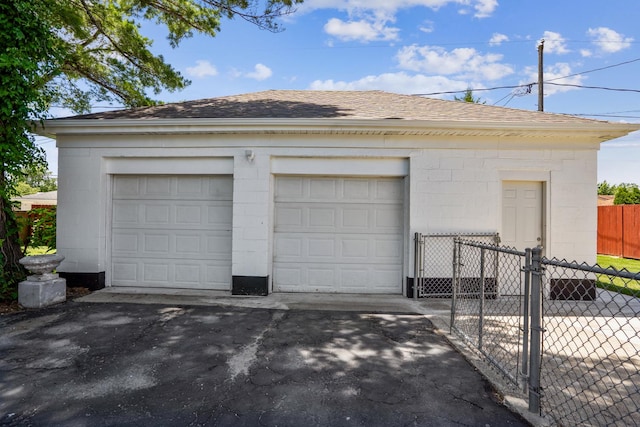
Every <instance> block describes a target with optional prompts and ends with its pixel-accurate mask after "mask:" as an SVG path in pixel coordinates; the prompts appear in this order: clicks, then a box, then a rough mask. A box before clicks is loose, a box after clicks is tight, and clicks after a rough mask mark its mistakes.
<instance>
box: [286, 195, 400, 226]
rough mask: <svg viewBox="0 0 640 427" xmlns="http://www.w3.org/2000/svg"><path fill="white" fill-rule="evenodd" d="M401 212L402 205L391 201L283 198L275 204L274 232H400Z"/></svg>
mask: <svg viewBox="0 0 640 427" xmlns="http://www.w3.org/2000/svg"><path fill="white" fill-rule="evenodd" d="M402 214H403V210H402V207H401V206H400V207H397V206H393V205H382V206H378V205H375V204H370V203H368V204H362V205H352V204H347V203H344V204H342V205H338V206H325V205H315V204H305V203H300V202H288V203H285V202H283V203H280V204H279V205H278V206H276V208H275V232H276V233H277V232H281V231H285V232H305V233H332V234H333V233H364V234H370V233H394V234H400V233H402V230H403V225H402Z"/></svg>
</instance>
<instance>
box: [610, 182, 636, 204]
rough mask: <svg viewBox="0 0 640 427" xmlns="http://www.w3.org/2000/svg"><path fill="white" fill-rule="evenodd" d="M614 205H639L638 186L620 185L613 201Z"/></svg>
mask: <svg viewBox="0 0 640 427" xmlns="http://www.w3.org/2000/svg"><path fill="white" fill-rule="evenodd" d="M613 204H614V205H637V204H640V188H638V185H637V184H620V185H618V187H617V189H616V193H615V197H614V199H613Z"/></svg>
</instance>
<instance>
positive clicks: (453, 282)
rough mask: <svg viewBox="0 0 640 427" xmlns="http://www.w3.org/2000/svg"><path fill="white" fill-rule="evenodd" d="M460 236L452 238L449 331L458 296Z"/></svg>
mask: <svg viewBox="0 0 640 427" xmlns="http://www.w3.org/2000/svg"><path fill="white" fill-rule="evenodd" d="M460 240H461V239H460V237H458V236H456V237H454V238H453V277H452V278H451V320H450V323H449V332H452V331H453V324H454V322H455V320H456V298H457V296H458V292H457V288H458V281H459V280H460Z"/></svg>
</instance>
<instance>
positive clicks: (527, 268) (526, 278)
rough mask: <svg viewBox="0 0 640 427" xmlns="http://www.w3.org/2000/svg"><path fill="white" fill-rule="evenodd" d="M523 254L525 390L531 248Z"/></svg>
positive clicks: (525, 379)
mask: <svg viewBox="0 0 640 427" xmlns="http://www.w3.org/2000/svg"><path fill="white" fill-rule="evenodd" d="M524 251H525V256H524V268H523V269H522V271H523V272H524V302H523V313H522V322H523V325H522V369H521V371H520V377H521V378H522V380H523V381H522V384H523V391H524V392H525V393H526V391H527V383H528V381H529V304H530V299H531V248H526V249H525V250H524Z"/></svg>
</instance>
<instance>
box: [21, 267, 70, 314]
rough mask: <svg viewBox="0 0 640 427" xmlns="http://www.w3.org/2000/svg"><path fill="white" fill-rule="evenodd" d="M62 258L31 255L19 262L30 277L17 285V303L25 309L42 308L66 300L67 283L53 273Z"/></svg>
mask: <svg viewBox="0 0 640 427" xmlns="http://www.w3.org/2000/svg"><path fill="white" fill-rule="evenodd" d="M63 260H64V256H62V255H59V254H48V255H32V256H26V257H24V258H22V259H21V260H20V264H22V265H23V266H24V268H26V269H27V270H28V271H29V273H31V275H30V276H28V277H27V280H25V281H23V282H20V283H19V284H18V302H19V303H20V305H21V306H23V307H26V308H42V307H47V306H49V305H53V304H58V303H61V302H64V301H66V300H67V281H66V280H65V279H61V278H60V276H58V274H57V273H53V270H55V269H56V268H57V267H58V266H59V265H60V263H61V262H62V261H63Z"/></svg>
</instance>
